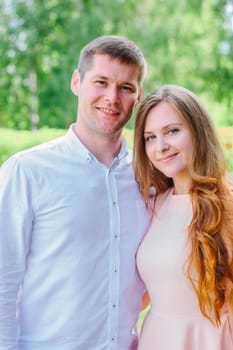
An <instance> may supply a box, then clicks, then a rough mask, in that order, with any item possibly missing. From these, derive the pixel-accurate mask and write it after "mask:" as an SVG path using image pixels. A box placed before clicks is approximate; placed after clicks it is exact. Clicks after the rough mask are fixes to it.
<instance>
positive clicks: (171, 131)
mask: <svg viewBox="0 0 233 350" xmlns="http://www.w3.org/2000/svg"><path fill="white" fill-rule="evenodd" d="M178 131H179V129H177V128H173V129H170V130H168V132H167V133H168V134H175V133H177V132H178Z"/></svg>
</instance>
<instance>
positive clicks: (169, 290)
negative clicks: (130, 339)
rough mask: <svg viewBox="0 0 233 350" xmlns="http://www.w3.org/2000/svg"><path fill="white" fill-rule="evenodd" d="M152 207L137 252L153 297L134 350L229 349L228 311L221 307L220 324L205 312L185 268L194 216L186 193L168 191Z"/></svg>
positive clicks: (232, 345)
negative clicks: (201, 308)
mask: <svg viewBox="0 0 233 350" xmlns="http://www.w3.org/2000/svg"><path fill="white" fill-rule="evenodd" d="M158 207H159V209H158ZM156 213H157V215H156V216H155V218H154V219H153V222H152V224H151V227H150V229H149V231H148V233H147V234H146V236H145V238H144V240H143V241H142V243H141V245H140V247H139V249H138V253H137V267H138V270H139V273H140V275H141V277H142V279H143V280H144V282H145V285H146V287H147V290H148V292H149V295H150V299H151V307H150V311H149V313H148V315H147V317H146V320H145V323H144V325H143V330H142V334H141V337H140V341H139V347H138V350H231V349H233V334H232V329H231V327H232V316H230V315H229V314H228V312H227V311H226V312H223V315H222V318H221V320H222V324H221V327H220V328H216V327H215V326H214V325H213V324H212V323H211V322H210V321H209V320H208V319H206V318H205V317H203V316H202V314H201V313H200V310H199V307H198V303H197V297H196V294H195V292H194V289H193V287H192V285H191V284H190V282H189V280H188V279H187V277H186V276H185V274H184V262H185V259H186V258H187V255H188V252H189V248H188V244H187V226H188V224H189V222H190V220H191V216H192V206H191V201H190V197H189V195H174V194H173V191H172V190H169V191H167V192H166V193H165V194H163V195H161V196H160V197H159V198H158V200H157V210H156ZM230 323H231V326H230Z"/></svg>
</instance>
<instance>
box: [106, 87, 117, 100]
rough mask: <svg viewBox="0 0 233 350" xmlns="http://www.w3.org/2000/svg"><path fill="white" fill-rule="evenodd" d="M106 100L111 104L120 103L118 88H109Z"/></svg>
mask: <svg viewBox="0 0 233 350" xmlns="http://www.w3.org/2000/svg"><path fill="white" fill-rule="evenodd" d="M105 99H106V100H107V101H109V102H111V103H116V102H118V101H119V91H118V89H117V87H114V86H111V87H110V86H109V87H108V89H107V91H106V92H105Z"/></svg>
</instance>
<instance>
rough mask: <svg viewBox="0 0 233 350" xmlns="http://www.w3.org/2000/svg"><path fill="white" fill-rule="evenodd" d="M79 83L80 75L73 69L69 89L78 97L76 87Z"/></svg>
mask: <svg viewBox="0 0 233 350" xmlns="http://www.w3.org/2000/svg"><path fill="white" fill-rule="evenodd" d="M79 81H80V74H79V71H78V69H75V71H74V72H73V74H72V78H71V82H70V88H71V91H72V92H73V94H74V95H75V96H78V85H79Z"/></svg>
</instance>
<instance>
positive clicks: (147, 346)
mask: <svg viewBox="0 0 233 350" xmlns="http://www.w3.org/2000/svg"><path fill="white" fill-rule="evenodd" d="M134 148H135V173H136V179H137V181H138V184H139V189H140V191H141V193H142V195H143V197H144V200H145V203H146V205H147V207H151V208H152V207H153V211H154V215H153V220H152V223H151V226H150V229H149V231H148V233H147V235H146V236H145V237H144V240H143V241H142V243H141V245H140V247H139V249H138V253H137V267H138V271H139V273H140V275H141V278H142V279H143V280H144V283H145V285H146V288H147V291H148V294H149V297H150V302H151V306H150V311H149V313H148V315H147V317H146V320H145V322H144V325H143V330H142V334H141V337H140V341H139V348H138V350H173V349H174V350H230V349H233V197H232V193H231V191H230V187H229V179H227V177H228V176H227V173H226V165H225V160H224V156H223V152H222V149H221V147H220V144H219V141H218V138H217V136H216V132H215V130H214V126H213V123H212V121H211V118H210V117H209V115H208V113H207V112H206V110H205V109H204V107H203V106H202V104H201V102H200V101H199V99H198V98H197V96H195V95H194V94H193V93H192V92H191V91H189V90H187V89H185V88H182V87H179V86H175V85H165V86H162V87H160V88H159V89H157V90H156V91H155V92H153V93H152V94H151V95H150V96H148V97H147V98H146V99H145V100H144V102H143V103H142V104H141V106H140V109H139V111H138V114H137V117H136V124H135V140H134ZM151 189H155V191H156V196H155V199H153V198H152V197H151V193H153V191H151Z"/></svg>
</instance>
